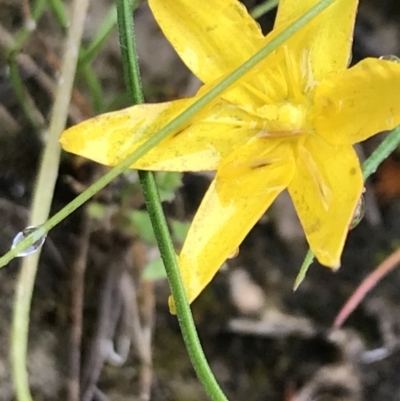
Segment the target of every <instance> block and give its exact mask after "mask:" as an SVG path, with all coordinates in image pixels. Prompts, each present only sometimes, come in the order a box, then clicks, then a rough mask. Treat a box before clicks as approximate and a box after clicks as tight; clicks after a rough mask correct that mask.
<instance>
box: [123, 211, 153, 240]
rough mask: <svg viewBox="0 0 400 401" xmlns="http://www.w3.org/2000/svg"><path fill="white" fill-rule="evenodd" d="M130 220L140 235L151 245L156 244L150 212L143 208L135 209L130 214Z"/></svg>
mask: <svg viewBox="0 0 400 401" xmlns="http://www.w3.org/2000/svg"><path fill="white" fill-rule="evenodd" d="M129 217H130V219H129V220H130V222H131V224H132V225H133V229H134V231H135V232H136V233H137V234H138V235H139V237H140V238H141V239H142V240H143V241H145V242H147V243H148V244H149V245H155V244H156V238H155V236H154V231H153V227H152V225H151V222H150V217H149V214H148V213H147V212H145V211H143V210H135V211H133V212H132V213H131V214H130V216H129Z"/></svg>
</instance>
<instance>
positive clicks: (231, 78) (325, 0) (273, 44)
mask: <svg viewBox="0 0 400 401" xmlns="http://www.w3.org/2000/svg"><path fill="white" fill-rule="evenodd" d="M335 1H336V0H322V1H320V2H319V3H318V4H316V5H315V6H314V7H312V8H311V9H310V10H309V11H307V12H306V13H305V14H304V15H302V16H301V17H300V18H299V19H298V20H296V21H295V22H293V23H292V24H291V25H289V26H288V28H287V29H285V30H284V31H283V32H281V33H280V34H278V35H277V36H276V37H275V38H273V39H272V40H271V41H270V42H268V43H267V44H266V45H265V46H264V47H262V48H261V49H260V50H259V51H258V52H257V53H256V54H254V56H252V57H251V58H250V59H249V60H247V61H246V62H245V63H243V64H242V65H241V66H240V67H238V68H237V69H236V70H234V71H233V72H231V73H230V74H229V75H228V76H227V77H226V78H224V79H223V80H222V81H221V82H219V83H218V85H216V86H214V87H213V88H212V89H210V90H209V91H208V92H206V93H205V94H204V95H202V96H200V97H198V98H197V100H196V101H195V102H193V103H192V104H191V105H190V106H189V107H188V108H187V109H186V110H184V111H183V112H182V113H181V114H179V115H178V116H177V117H176V118H174V119H173V120H172V121H171V122H169V123H168V124H167V125H165V126H164V127H163V128H162V129H161V130H160V131H158V132H157V134H155V135H154V136H153V137H152V138H150V139H149V140H148V141H147V142H145V143H144V144H143V145H141V146H139V147H138V148H137V149H136V150H135V151H134V152H133V153H132V154H130V155H129V156H128V157H127V158H126V159H124V160H123V161H122V162H120V163H119V164H117V165H116V166H115V167H114V168H113V169H111V170H110V171H109V172H108V173H106V174H105V175H104V176H103V177H102V178H100V179H99V180H98V181H97V182H95V183H94V184H93V185H91V186H90V187H89V188H88V189H87V190H86V191H84V192H82V193H81V194H80V195H78V196H77V197H76V198H75V199H74V200H73V201H72V202H70V203H69V204H68V205H67V206H65V207H64V208H63V209H62V210H60V211H59V212H58V213H56V214H55V215H54V216H53V217H51V218H50V219H49V220H47V221H46V223H44V224H43V226H42V228H43V229H44V230H45V231H46V232H48V231H50V230H51V229H52V228H53V227H54V226H56V225H57V224H58V223H60V221H62V220H64V219H65V218H66V217H67V216H68V215H70V214H71V213H72V212H73V211H75V210H76V209H78V208H79V207H80V206H81V205H83V204H84V203H85V202H86V201H87V200H89V199H90V198H91V197H92V196H93V195H94V194H96V193H97V192H99V191H100V190H101V189H103V188H104V187H105V186H106V185H107V184H109V183H110V182H111V181H112V180H113V179H114V178H116V177H118V176H119V175H120V174H122V173H123V172H124V171H125V170H127V169H128V168H129V167H130V166H132V164H133V163H135V162H136V161H137V160H138V159H140V158H141V157H142V156H143V155H145V154H146V153H147V152H149V151H150V150H151V149H152V148H153V147H155V146H156V145H157V144H159V143H160V142H161V141H162V140H163V139H165V138H166V137H167V136H168V135H170V134H171V133H173V132H174V131H175V130H177V129H178V128H179V127H180V126H181V125H183V124H184V123H185V122H186V121H187V120H189V119H190V118H192V117H193V116H195V115H196V114H197V113H198V112H199V111H200V110H202V109H203V108H204V107H205V106H207V105H208V104H209V103H210V102H211V101H212V100H214V99H216V98H217V97H218V96H221V94H222V93H223V92H224V91H225V90H227V89H228V88H229V87H230V86H231V85H232V84H234V83H235V82H236V81H237V80H238V79H240V78H241V77H242V76H243V75H244V74H246V73H247V72H248V71H249V70H250V69H252V68H253V67H254V66H256V65H257V64H258V63H259V62H260V61H262V60H264V59H265V58H266V57H267V56H268V55H269V54H271V53H272V52H273V51H274V50H276V49H277V48H278V47H279V46H281V45H282V44H283V43H285V42H286V41H287V40H288V39H289V38H290V37H291V36H292V35H294V34H295V33H296V32H297V31H299V30H300V29H301V28H303V27H304V26H305V25H307V24H308V23H309V22H310V21H312V20H313V19H314V18H315V17H316V16H318V15H319V14H320V13H321V12H323V11H324V10H325V9H326V8H328V7H329V6H330V5H331V4H333V3H334V2H335ZM34 238H35V236H34V234H31V235H29V236H27V237H26V238H25V239H24V240H22V241H21V242H20V243H19V244H18V245H17V246H16V247H15V248H13V249H12V250H10V251H9V252H7V253H6V254H5V255H4V256H3V257H1V258H0V267H3V266H5V265H6V264H7V263H9V262H10V260H12V259H13V258H15V257H16V256H17V255H18V254H19V253H20V252H22V251H23V250H25V249H26V248H28V247H29V246H30V245H31V244H32V243H33V242H34V240H35V239H34Z"/></svg>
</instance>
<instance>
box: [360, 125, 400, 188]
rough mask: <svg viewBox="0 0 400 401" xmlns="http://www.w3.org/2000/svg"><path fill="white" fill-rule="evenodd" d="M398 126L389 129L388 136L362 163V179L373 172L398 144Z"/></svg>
mask: <svg viewBox="0 0 400 401" xmlns="http://www.w3.org/2000/svg"><path fill="white" fill-rule="evenodd" d="M399 144H400V126H399V127H397V128H395V129H394V130H393V131H391V132H390V133H389V134H388V136H387V137H386V138H385V139H384V140H383V141H382V142H381V143H380V144H379V146H378V147H377V148H376V149H375V150H374V151H373V152H372V154H371V156H370V157H368V159H367V160H365V162H364V163H363V165H362V173H363V176H364V180H367V179H368V178H369V177H370V175H371V174H373V173H375V171H376V169H377V168H378V167H379V165H380V164H381V163H382V162H383V161H384V160H385V159H386V158H387V157H388V156H389V155H390V154H391V153H392V152H393V151H394V150H395V149H396V148H397V147H398V146H399Z"/></svg>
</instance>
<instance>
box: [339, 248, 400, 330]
mask: <svg viewBox="0 0 400 401" xmlns="http://www.w3.org/2000/svg"><path fill="white" fill-rule="evenodd" d="M399 263H400V249H398V250H397V251H395V252H394V253H392V254H391V255H390V256H389V257H388V258H387V259H385V260H384V261H383V262H382V263H381V264H380V265H379V266H378V267H377V268H376V269H375V270H374V271H373V272H372V273H371V274H369V275H368V276H367V277H366V278H365V279H364V280H363V281H362V283H361V284H360V285H359V287H358V288H357V289H356V290H355V292H354V293H353V295H352V296H351V297H350V299H349V300H348V301H347V302H346V303H345V305H344V306H343V308H342V309H341V310H340V312H339V313H338V315H337V316H336V319H335V321H334V323H333V327H334V328H339V327H341V326H342V324H343V323H344V321H345V320H346V319H347V318H348V317H349V315H350V314H351V313H352V312H353V311H354V309H355V308H357V306H358V305H359V304H360V303H361V301H362V300H363V299H364V298H365V296H366V295H367V294H368V292H369V291H371V290H372V289H373V288H374V287H376V285H377V284H378V283H379V281H380V280H382V278H383V277H385V276H386V275H387V274H388V273H389V272H391V271H392V270H393V269H394V268H395V267H396V266H397V265H398V264H399Z"/></svg>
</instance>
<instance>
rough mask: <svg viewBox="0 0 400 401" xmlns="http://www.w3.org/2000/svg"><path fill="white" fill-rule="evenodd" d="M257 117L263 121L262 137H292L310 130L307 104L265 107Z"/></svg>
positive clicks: (287, 103)
mask: <svg viewBox="0 0 400 401" xmlns="http://www.w3.org/2000/svg"><path fill="white" fill-rule="evenodd" d="M257 116H258V117H259V118H260V119H261V120H262V132H261V133H260V136H276V134H282V135H283V136H291V135H295V134H300V133H304V132H305V131H309V130H310V124H309V122H308V118H307V106H306V105H305V104H293V103H289V102H285V103H281V104H272V105H264V106H262V107H259V108H258V109H257ZM279 136H280V135H279Z"/></svg>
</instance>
